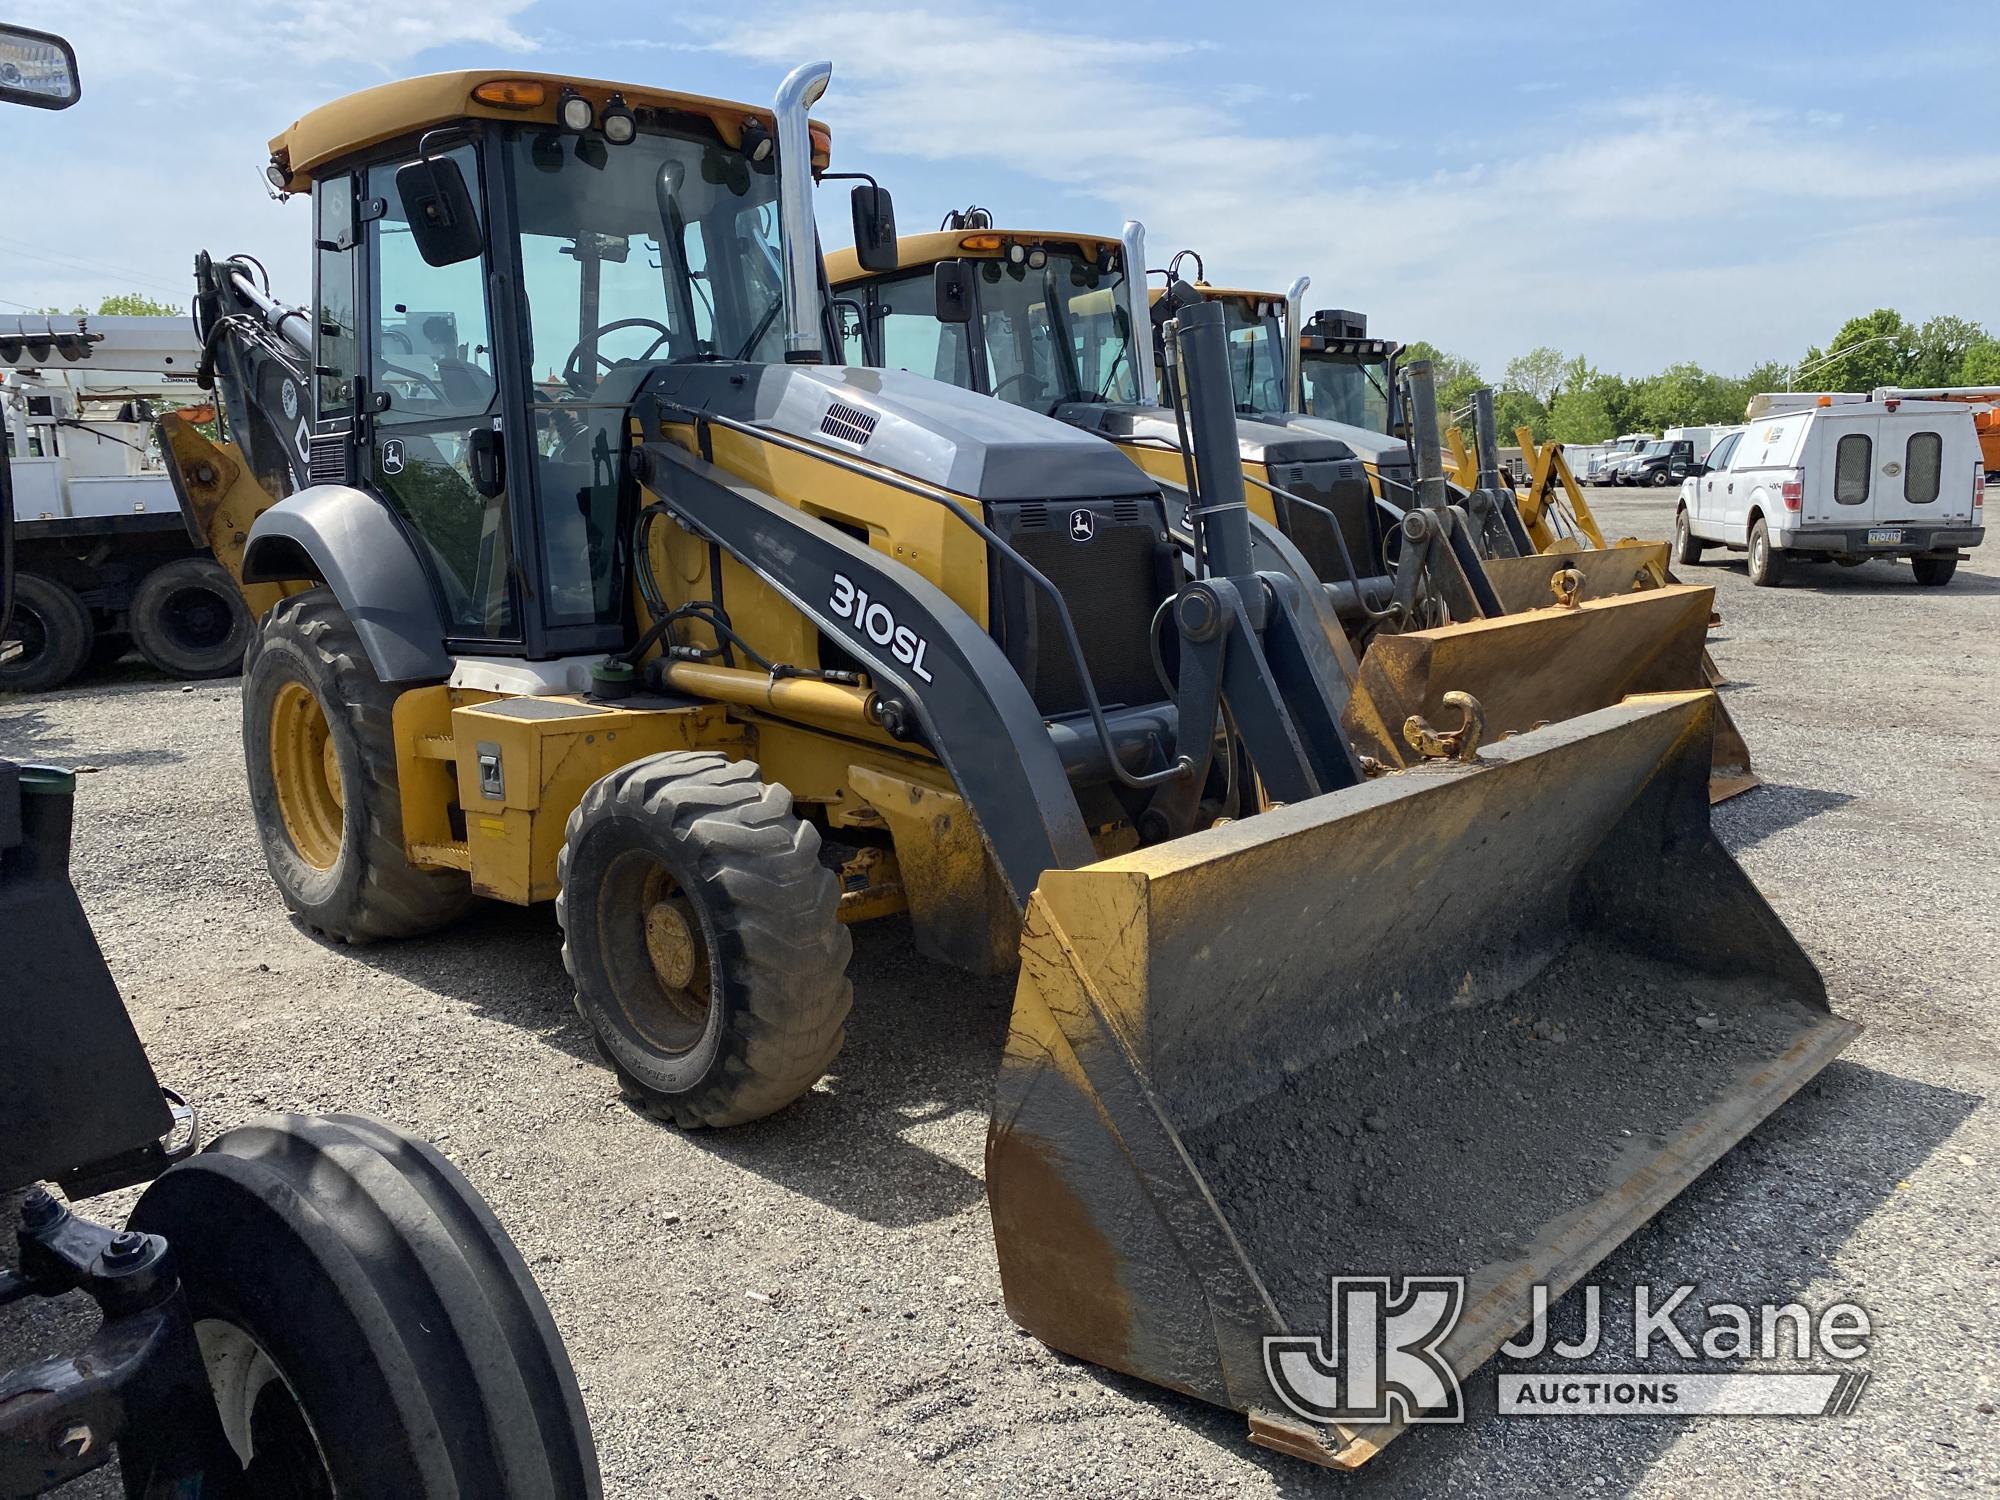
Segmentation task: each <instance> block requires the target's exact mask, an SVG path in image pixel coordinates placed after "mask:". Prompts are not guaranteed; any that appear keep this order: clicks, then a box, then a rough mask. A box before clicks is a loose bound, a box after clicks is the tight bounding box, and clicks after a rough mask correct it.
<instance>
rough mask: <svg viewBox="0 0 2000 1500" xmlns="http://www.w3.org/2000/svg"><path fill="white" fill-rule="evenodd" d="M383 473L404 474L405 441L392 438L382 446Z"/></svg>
mask: <svg viewBox="0 0 2000 1500" xmlns="http://www.w3.org/2000/svg"><path fill="white" fill-rule="evenodd" d="M382 472H383V473H384V474H400V473H402V472H403V440H402V439H401V438H390V439H389V440H388V441H387V442H386V443H384V444H383V445H382Z"/></svg>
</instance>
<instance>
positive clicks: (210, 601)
mask: <svg viewBox="0 0 2000 1500" xmlns="http://www.w3.org/2000/svg"><path fill="white" fill-rule="evenodd" d="M130 623H131V627H132V644H133V645H135V646H137V647H138V648H139V654H140V655H141V656H143V657H145V658H146V660H147V661H149V662H151V663H152V664H153V665H154V666H155V667H158V668H159V669H160V670H161V671H162V672H165V673H166V674H167V675H168V676H170V677H227V676H229V675H230V674H232V673H234V672H240V671H241V670H242V669H243V655H244V652H245V651H246V650H248V649H249V646H250V638H251V637H252V636H253V635H254V634H255V633H256V629H257V622H256V621H254V620H252V619H251V618H250V610H249V608H248V607H247V606H246V605H245V604H244V602H243V595H242V593H241V592H240V591H239V590H238V589H237V587H236V583H235V580H233V579H232V578H230V576H229V574H228V572H227V571H226V570H225V569H224V568H223V566H222V564H221V563H219V562H217V561H215V559H214V558H212V557H178V558H175V559H174V560H173V561H172V562H170V563H162V564H161V565H160V566H159V567H157V568H155V569H153V571H152V572H150V573H148V574H147V575H146V576H145V577H144V578H143V579H142V580H140V583H139V587H138V589H137V590H136V591H135V592H134V593H133V595H132V609H131V614H130Z"/></svg>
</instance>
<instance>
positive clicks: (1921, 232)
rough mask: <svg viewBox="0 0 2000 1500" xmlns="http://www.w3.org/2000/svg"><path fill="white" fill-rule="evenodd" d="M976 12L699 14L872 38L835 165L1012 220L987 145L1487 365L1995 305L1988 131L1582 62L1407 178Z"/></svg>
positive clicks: (751, 42) (864, 9)
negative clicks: (1781, 105) (904, 175)
mask: <svg viewBox="0 0 2000 1500" xmlns="http://www.w3.org/2000/svg"><path fill="white" fill-rule="evenodd" d="M972 17H973V12H971V11H970V10H968V9H965V8H963V7H960V6H953V5H945V6H935V5H934V6H932V7H930V8H928V9H926V10H923V11H915V10H904V9H897V8H893V7H889V6H883V5H870V4H867V3H850V4H845V5H843V4H839V3H836V4H834V5H833V6H832V7H831V8H829V7H828V5H826V4H815V5H810V6H807V5H786V6H783V7H779V8H775V9H774V8H770V7H760V8H759V9H758V10H757V12H756V14H755V15H754V16H743V17H732V18H729V19H725V20H721V21H715V22H712V23H710V24H709V25H707V26H706V27H705V28H703V30H704V31H705V33H706V36H707V40H708V45H710V46H712V47H714V48H716V49H718V50H720V51H723V52H725V53H728V54H729V55H732V56H735V57H741V58H746V59H752V60H756V61H759V62H765V63H769V64H772V65H773V66H784V65H789V64H790V63H792V62H795V61H798V60H800V59H802V58H806V57H810V56H816V55H825V54H826V53H827V52H828V50H829V42H830V39H843V40H844V39H853V40H854V41H855V43H856V45H854V46H853V47H851V48H839V49H837V50H834V52H833V55H834V57H835V76H834V84H833V88H832V90H831V91H830V92H829V94H828V96H827V99H826V102H825V104H824V105H823V106H822V113H823V114H824V115H825V116H826V117H827V119H828V121H829V122H830V123H831V124H832V125H833V126H834V129H835V151H836V155H837V157H838V158H839V161H840V163H841V164H842V165H846V166H849V167H856V166H860V167H871V168H875V169H878V170H879V169H884V168H886V167H888V165H889V163H887V162H885V161H884V160H883V158H898V157H900V158H902V159H904V160H906V161H913V162H920V163H924V164H926V167H927V168H929V170H927V171H926V172H924V173H923V175H925V176H931V175H934V172H935V167H936V165H937V164H957V166H958V168H959V170H957V171H955V172H954V173H953V174H952V175H953V178H954V179H955V180H956V181H959V182H962V183H963V190H962V191H959V192H957V193H956V194H955V196H956V197H957V198H959V199H960V200H962V201H970V200H975V199H976V200H978V201H980V202H983V203H992V204H993V207H994V208H995V210H996V212H997V213H998V215H999V217H1000V218H1001V219H1002V221H1003V222H1004V221H1005V219H1006V218H1007V217H1008V206H1007V204H1006V203H1004V202H1000V203H993V198H994V196H995V192H994V188H993V179H994V176H995V174H996V173H1001V174H1009V175H1018V176H1024V177H1027V178H1029V179H1033V180H1039V181H1041V182H1043V183H1046V184H1049V185H1050V186H1052V187H1054V188H1055V189H1057V190H1058V192H1059V193H1061V194H1064V195H1068V196H1071V197H1074V198H1077V199H1079V200H1083V201H1084V202H1088V203H1089V204H1090V205H1091V206H1090V207H1089V208H1085V207H1082V206H1079V208H1078V210H1077V213H1076V215H1075V217H1076V218H1077V219H1078V220H1079V221H1080V222H1079V224H1078V227H1096V228H1115V226H1116V223H1117V221H1118V220H1119V219H1120V218H1122V217H1125V216H1127V215H1132V216H1136V217H1139V218H1143V219H1144V220H1145V221H1146V223H1147V227H1148V231H1149V236H1150V242H1151V245H1152V248H1153V251H1154V260H1155V263H1156V264H1159V263H1162V262H1163V260H1164V256H1165V254H1166V253H1168V252H1170V251H1171V250H1172V249H1173V248H1175V247H1177V246H1179V245H1183V244H1191V245H1194V246H1196V247H1197V248H1199V249H1200V250H1201V251H1202V252H1203V255H1204V257H1205V258H1206V261H1207V265H1208V267H1209V269H1210V272H1211V274H1212V275H1214V276H1215V277H1216V279H1217V280H1227V281H1229V282H1231V283H1234V284H1239V285H1241V284H1260V285H1264V286H1269V287H1273V288H1276V287H1280V286H1283V285H1284V284H1285V283H1287V282H1288V281H1289V280H1290V279H1291V278H1292V276H1294V275H1296V274H1297V273H1298V272H1299V271H1300V270H1302V269H1303V270H1305V271H1307V272H1308V273H1310V274H1311V275H1312V277H1313V282H1314V287H1315V297H1314V300H1315V302H1317V303H1319V304H1320V305H1340V306H1346V307H1355V308H1361V309H1364V310H1366V311H1368V312H1369V313H1370V314H1371V317H1372V318H1373V319H1374V326H1376V327H1377V328H1379V329H1381V330H1382V331H1384V332H1387V333H1390V334H1392V335H1396V336H1401V337H1406V338H1414V337H1427V338H1430V339H1432V340H1434V341H1436V342H1439V343H1442V344H1445V345H1447V346H1448V347H1452V348H1455V349H1463V350H1465V351H1466V352H1468V353H1470V354H1472V355H1473V356H1475V357H1476V358H1478V359H1479V360H1480V361H1481V363H1482V364H1483V365H1484V366H1486V367H1487V368H1488V369H1489V370H1491V371H1493V372H1494V373H1497V371H1498V369H1499V367H1500V366H1501V365H1502V364H1503V363H1504V361H1505V359H1506V358H1507V356H1508V355H1510V354H1512V353H1516V352H1518V351H1519V350H1521V349H1523V348H1526V347H1529V346H1530V345H1534V344H1540V343H1554V344H1558V345H1561V346H1563V347H1566V348H1569V349H1580V350H1583V351H1585V352H1587V353H1589V354H1590V355H1591V356H1592V357H1593V358H1595V359H1597V360H1598V361H1599V362H1600V363H1605V364H1608V365H1611V366H1613V367H1625V368H1630V369H1635V370H1636V369H1642V368H1644V369H1649V368H1656V367H1657V366H1658V365H1660V364H1663V363H1665V362H1667V361H1669V360H1674V359H1686V358H1695V359H1700V360H1702V361H1703V362H1705V363H1709V364H1711V365H1717V366H1723V367H1731V366H1733V367H1739V368H1741V367H1747V366H1748V365H1749V364H1751V363H1753V362H1754V361H1756V360H1758V359H1760V358H1764V357H1769V356H1780V357H1782V356H1785V355H1789V354H1791V353H1793V352H1796V351H1797V350H1798V349H1801V348H1803V347H1804V345H1805V344H1806V343H1807V342H1808V341H1809V340H1812V339H1816V338H1823V337H1824V336H1825V335H1826V334H1827V333H1828V332H1830V331H1831V329H1832V328H1833V327H1834V326H1835V325H1837V324H1838V323H1839V321H1840V320H1841V319H1843V318H1845V317H1846V316H1848V315H1850V314H1851V313H1853V312H1856V311H1860V310H1865V309H1866V308H1868V307H1873V306H1878V305H1893V306H1898V307H1901V308H1902V309H1903V310H1904V311H1905V312H1906V313H1910V314H1914V315H1918V316H1922V315H1924V314H1926V313H1929V312H1936V311H1959V312H1962V313H1965V314H1967V315H1970V316H1981V315H1982V314H1985V313H1986V310H1987V309H1988V308H1990V306H1991V299H1992V292H1991V287H1990V278H1989V277H1988V276H1987V275H1986V273H1985V270H1984V267H1985V266H1987V265H1990V264H1991V263H1992V257H1993V251H1994V249H1995V248H1996V247H2000V246H1997V245H1996V242H2000V235H1996V234H1995V233H1994V232H1993V230H1992V228H1991V227H1990V226H1991V223H1992V220H1991V218H1990V215H1989V216H1987V217H1986V218H1985V219H1984V220H1983V221H1982V223H1981V224H1972V225H1968V223H1967V222H1964V221H1965V220H1967V219H1969V218H1971V217H1972V214H1971V212H1970V206H1971V205H1972V204H1973V203H1975V202H1977V201H1978V200H1979V199H1981V198H1985V199H1989V200H1990V198H1991V196H1992V194H1993V191H1994V189H1995V188H1996V187H2000V153H1996V152H1994V151H1992V150H1991V149H1989V148H1987V147H1986V146H1985V145H1984V144H1983V143H1980V142H1977V141H1973V142H1968V143H1959V142H1951V141H1944V142H1938V141H1927V142H1924V143H1922V144H1921V146H1920V147H1918V146H1916V145H1915V144H1913V143H1904V142H1901V141H1897V140H1893V139H1883V138H1881V137H1879V136H1871V135H1867V134H1864V133H1862V132H1859V131H1857V130H1854V129H1852V128H1848V127H1846V126H1845V125H1844V123H1843V121H1842V120H1841V119H1840V118H1839V117H1837V116H1829V115H1827V114H1824V113H1819V112H1813V113H1810V114H1808V113H1788V112H1785V111H1782V110H1777V109H1772V108H1765V107H1760V106H1753V105H1745V104H1741V103H1736V102H1732V101H1730V100H1727V99H1720V98H1713V97H1705V96H1702V95H1698V94H1695V93H1693V92H1688V91H1683V92H1679V93H1666V94H1660V95H1656V96H1648V97H1641V98H1630V99H1623V100H1614V101H1609V102H1604V101H1600V100H1598V99H1596V98H1593V97H1592V96H1591V94H1590V91H1589V87H1588V85H1579V86H1578V88H1577V89H1576V90H1575V91H1574V92H1573V93H1572V94H1570V95H1564V96H1561V97H1557V98H1548V97H1544V98H1542V99H1540V100H1538V108H1537V109H1536V110H1535V111H1534V112H1532V113H1530V112H1526V111H1523V112H1522V113H1520V114H1518V115H1517V116H1514V117H1512V118H1511V119H1510V118H1507V117H1505V116H1502V117H1500V118H1498V119H1497V120H1496V123H1495V126H1494V128H1495V129H1496V130H1499V131H1502V132H1504V135H1503V136H1502V138H1500V139H1496V140H1493V141H1484V142H1475V143H1461V142H1451V143H1449V144H1448V145H1447V146H1446V147H1445V148H1444V150H1443V153H1442V154H1441V156H1440V159H1441V160H1443V161H1445V162H1447V163H1448V165H1446V166H1444V167H1442V168H1440V169H1439V170H1436V171H1433V172H1430V173H1428V174H1424V175H1420V176H1406V177H1403V178H1400V179H1399V178H1393V177H1389V176H1386V175H1385V174H1384V173H1383V171H1382V170H1381V168H1380V163H1381V162H1382V161H1384V160H1385V159H1386V158H1387V157H1388V156H1389V155H1390V152H1389V150H1388V149H1387V148H1386V147H1385V145H1384V143H1382V142H1380V141H1378V140H1374V139H1371V138H1369V137H1368V136H1365V135H1361V134H1356V133H1353V132H1349V131H1347V130H1344V129H1343V128H1342V127H1343V126H1344V125H1346V124H1347V123H1349V122H1347V121H1344V120H1329V121H1326V122H1323V123H1322V122H1316V121H1314V120H1313V119H1311V118H1310V117H1308V116H1306V115H1305V114H1304V112H1303V109H1302V108H1301V106H1300V105H1298V104H1297V103H1293V102H1290V101H1286V100H1282V99H1280V100H1275V101H1274V100H1273V99H1271V98H1269V97H1268V96H1259V95H1257V94H1255V93H1254V92H1253V93H1246V92H1244V91H1242V90H1240V89H1238V88H1235V87H1233V86H1227V80H1224V81H1222V82H1221V83H1216V82H1210V83H1207V84H1204V83H1203V82H1202V81H1201V80H1202V70H1203V68H1204V67H1208V66H1210V64H1209V63H1208V60H1207V59H1206V58H1205V57H1202V56H1197V55H1195V54H1194V52H1193V49H1191V48H1190V47H1189V46H1188V45H1185V44H1181V43H1177V42H1162V41H1143V40H1142V41H1133V40H1128V39H1127V38H1125V37H1124V36H1122V35H1111V34H1093V33H1090V32H1086V31H1081V30H1077V29H1073V28H1069V27H1065V26H1062V25H1056V24H1039V23H1038V24H1034V25H1027V24H1015V25H1009V24H1007V23H1006V22H1005V21H1004V20H1002V19H1001V18H999V17H997V16H996V15H995V14H994V13H993V12H992V11H991V9H990V7H989V8H987V9H986V10H985V11H984V13H983V14H982V15H981V16H980V19H979V20H978V22H977V24H976V25H975V24H974V21H973V19H972ZM1327 97H1337V95H1335V94H1323V95H1322V98H1327ZM1405 123H1406V124H1407V125H1409V127H1410V128H1411V129H1413V130H1421V129H1422V128H1423V125H1422V119H1421V116H1420V115H1411V116H1407V117H1405ZM888 181H889V183H890V185H891V186H894V182H895V174H894V172H893V171H889V173H888ZM1986 315H1988V316H1990V314H1986Z"/></svg>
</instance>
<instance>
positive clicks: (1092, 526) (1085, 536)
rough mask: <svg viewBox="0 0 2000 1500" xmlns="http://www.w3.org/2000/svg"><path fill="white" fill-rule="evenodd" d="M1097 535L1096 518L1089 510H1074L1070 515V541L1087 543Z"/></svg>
mask: <svg viewBox="0 0 2000 1500" xmlns="http://www.w3.org/2000/svg"><path fill="white" fill-rule="evenodd" d="M1096 535H1097V517H1096V516H1094V515H1092V514H1091V513H1090V512H1089V511H1087V510H1073V511H1071V512H1070V513H1069V539H1070V540H1071V541H1072V542H1087V541H1089V540H1090V539H1091V538H1092V537H1094V536H1096Z"/></svg>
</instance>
